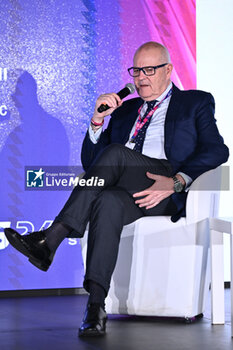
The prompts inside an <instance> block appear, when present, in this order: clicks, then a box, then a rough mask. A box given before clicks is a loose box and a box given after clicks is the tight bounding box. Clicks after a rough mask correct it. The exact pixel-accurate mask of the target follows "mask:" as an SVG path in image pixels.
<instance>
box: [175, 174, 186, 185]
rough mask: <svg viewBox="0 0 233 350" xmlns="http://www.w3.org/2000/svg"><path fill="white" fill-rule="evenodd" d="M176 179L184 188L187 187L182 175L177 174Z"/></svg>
mask: <svg viewBox="0 0 233 350" xmlns="http://www.w3.org/2000/svg"><path fill="white" fill-rule="evenodd" d="M175 177H176V178H177V179H178V180H179V181H180V182H181V183H182V185H183V186H184V187H185V186H186V182H185V179H184V178H183V176H182V175H180V174H176V175H175Z"/></svg>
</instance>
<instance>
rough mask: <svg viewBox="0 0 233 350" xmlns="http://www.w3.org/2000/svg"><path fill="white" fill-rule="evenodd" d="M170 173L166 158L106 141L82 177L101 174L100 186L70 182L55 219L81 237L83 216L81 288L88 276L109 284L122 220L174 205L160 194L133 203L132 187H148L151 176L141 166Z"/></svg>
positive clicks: (161, 212) (165, 210)
mask: <svg viewBox="0 0 233 350" xmlns="http://www.w3.org/2000/svg"><path fill="white" fill-rule="evenodd" d="M147 171H150V172H151V173H154V174H158V175H164V176H171V175H172V169H171V166H170V164H169V162H168V161H167V160H158V159H154V158H150V157H147V156H144V155H142V154H141V153H137V152H135V151H133V150H131V149H129V148H127V147H125V146H123V145H120V144H112V145H110V146H108V147H107V148H105V150H104V151H103V152H102V153H101V154H100V156H99V157H98V158H97V159H96V161H95V163H94V164H93V165H92V166H91V168H90V169H89V170H88V171H87V172H86V174H85V176H84V179H86V180H87V179H91V178H93V177H94V178H95V179H96V178H98V179H103V180H104V186H90V187H89V186H84V187H83V186H80V185H78V186H76V187H75V188H74V190H73V191H72V193H71V195H70V197H69V199H68V201H67V202H66V204H65V206H64V208H63V209H62V210H61V212H60V214H59V215H58V216H57V217H56V219H55V222H56V221H60V222H63V223H65V224H67V225H69V226H70V227H72V228H73V229H74V230H75V231H76V232H78V234H79V236H80V237H81V236H82V235H83V234H84V231H85V228H86V225H87V223H88V222H89V233H88V248H87V262H86V274H85V279H84V288H85V289H86V290H87V291H88V290H89V288H88V281H89V280H92V281H95V282H97V283H99V284H100V285H101V286H103V287H104V289H105V291H106V293H107V292H108V290H109V287H110V281H111V276H112V273H113V270H114V267H115V264H116V260H117V255H118V247H119V241H120V236H121V231H122V228H123V226H124V225H127V224H130V223H131V222H133V221H135V220H137V219H139V218H140V217H143V216H156V215H173V214H174V213H175V212H176V206H175V204H174V203H173V201H172V200H171V198H170V197H169V198H166V199H165V200H163V201H162V202H160V203H159V204H158V205H157V206H155V207H154V208H151V209H148V210H147V209H145V208H139V207H138V205H137V204H135V199H134V198H133V197H132V194H133V193H136V192H139V191H142V190H144V189H147V188H148V187H150V186H151V185H152V184H153V183H154V180H151V179H149V178H148V177H147V176H146V172H147Z"/></svg>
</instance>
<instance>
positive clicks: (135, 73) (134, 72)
mask: <svg viewBox="0 0 233 350" xmlns="http://www.w3.org/2000/svg"><path fill="white" fill-rule="evenodd" d="M167 64H168V63H163V64H160V65H159V66H147V67H141V68H140V67H131V68H128V72H129V75H131V77H134V78H135V77H139V75H140V71H143V73H144V74H145V75H148V76H150V75H154V74H155V72H156V69H158V68H162V67H164V66H166V65H167Z"/></svg>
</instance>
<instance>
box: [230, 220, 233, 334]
mask: <svg viewBox="0 0 233 350" xmlns="http://www.w3.org/2000/svg"><path fill="white" fill-rule="evenodd" d="M232 235H233V222H232V223H231V239H230V247H231V336H232V338H233V237H232Z"/></svg>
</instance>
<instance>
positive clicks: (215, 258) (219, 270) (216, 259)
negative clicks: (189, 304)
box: [210, 230, 225, 324]
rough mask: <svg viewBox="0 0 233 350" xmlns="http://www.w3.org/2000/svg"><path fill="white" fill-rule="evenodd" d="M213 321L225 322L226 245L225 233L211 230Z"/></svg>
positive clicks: (216, 322)
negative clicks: (224, 244)
mask: <svg viewBox="0 0 233 350" xmlns="http://www.w3.org/2000/svg"><path fill="white" fill-rule="evenodd" d="M210 233H211V237H210V254H211V321H212V324H224V323H225V312H224V249H223V248H224V247H223V233H222V232H218V231H215V230H211V231H210Z"/></svg>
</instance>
